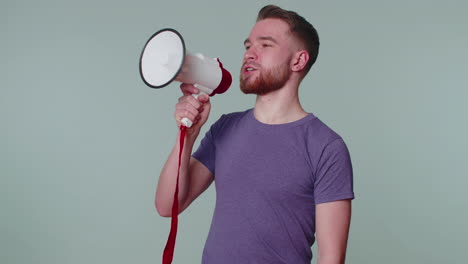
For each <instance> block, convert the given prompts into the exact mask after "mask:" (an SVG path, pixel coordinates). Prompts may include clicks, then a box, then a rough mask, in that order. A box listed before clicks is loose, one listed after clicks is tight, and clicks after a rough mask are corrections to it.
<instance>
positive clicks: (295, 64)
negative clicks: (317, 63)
mask: <svg viewBox="0 0 468 264" xmlns="http://www.w3.org/2000/svg"><path fill="white" fill-rule="evenodd" d="M307 62H309V53H308V52H307V51H306V50H298V51H296V52H295V53H294V55H293V58H292V60H291V70H292V71H293V72H300V71H302V70H303V69H304V68H305V66H306V65H307Z"/></svg>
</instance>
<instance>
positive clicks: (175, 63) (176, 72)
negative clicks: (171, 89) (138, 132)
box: [140, 28, 232, 127]
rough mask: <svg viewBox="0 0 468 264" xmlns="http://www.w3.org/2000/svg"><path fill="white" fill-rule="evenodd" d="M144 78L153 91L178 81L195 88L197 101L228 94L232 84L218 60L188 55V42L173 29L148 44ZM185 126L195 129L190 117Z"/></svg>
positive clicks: (142, 63) (144, 54)
mask: <svg viewBox="0 0 468 264" xmlns="http://www.w3.org/2000/svg"><path fill="white" fill-rule="evenodd" d="M140 75H141V78H142V79H143V81H144V82H145V84H146V85H148V86H149V87H151V88H162V87H165V86H167V85H168V84H170V83H171V82H172V81H174V80H175V81H178V82H182V83H189V84H193V85H194V86H195V87H197V88H198V89H199V90H200V93H199V94H194V96H195V97H198V95H200V94H202V93H204V94H207V95H209V96H213V95H215V94H221V93H224V92H225V91H226V90H227V89H228V88H229V86H230V85H231V83H232V76H231V74H230V73H229V72H228V71H227V70H226V69H224V68H223V64H222V63H221V61H220V60H219V59H218V58H215V59H213V58H209V57H206V56H204V55H203V54H200V53H196V54H192V53H190V52H188V51H187V50H186V48H185V42H184V39H183V38H182V36H181V35H180V33H179V32H177V31H176V30H175V29H172V28H166V29H162V30H160V31H158V32H156V33H155V34H153V36H151V38H150V39H149V40H148V42H146V44H145V47H144V48H143V51H142V52H141V56H140ZM181 122H182V124H183V125H185V126H186V127H191V126H192V121H191V120H189V119H188V118H186V117H184V118H183V119H182V121H181Z"/></svg>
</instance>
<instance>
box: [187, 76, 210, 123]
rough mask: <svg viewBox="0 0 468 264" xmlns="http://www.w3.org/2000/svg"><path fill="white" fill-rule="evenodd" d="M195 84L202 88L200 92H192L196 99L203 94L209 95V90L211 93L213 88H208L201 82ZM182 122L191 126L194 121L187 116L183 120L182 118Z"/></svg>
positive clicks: (199, 88)
mask: <svg viewBox="0 0 468 264" xmlns="http://www.w3.org/2000/svg"><path fill="white" fill-rule="evenodd" d="M193 86H195V87H196V88H198V90H200V92H199V93H197V94H192V96H193V97H195V99H198V96H200V95H202V94H206V95H209V94H208V93H207V92H210V93H211V89H209V88H206V87H204V86H201V85H199V84H194V85H193ZM180 122H181V123H182V125H184V126H186V127H187V128H190V127H192V125H193V122H192V121H191V120H190V119H188V118H187V117H184V118H182V120H180Z"/></svg>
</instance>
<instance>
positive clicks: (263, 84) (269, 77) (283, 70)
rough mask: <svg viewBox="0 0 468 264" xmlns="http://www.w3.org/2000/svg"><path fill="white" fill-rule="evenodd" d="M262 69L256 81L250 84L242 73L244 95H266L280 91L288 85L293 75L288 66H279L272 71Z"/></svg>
mask: <svg viewBox="0 0 468 264" xmlns="http://www.w3.org/2000/svg"><path fill="white" fill-rule="evenodd" d="M242 69H243V67H242ZM242 69H241V71H242ZM260 69H261V72H260V75H259V76H258V77H257V78H256V79H255V80H250V82H249V80H247V79H246V78H242V72H241V74H240V88H241V91H242V92H243V93H245V94H256V95H265V94H267V93H270V92H273V91H276V90H279V89H281V88H282V87H283V86H284V85H285V84H286V82H287V81H288V79H289V76H290V74H291V71H290V69H289V67H288V65H287V64H282V65H278V66H275V67H273V68H271V69H262V68H260ZM250 78H252V77H250Z"/></svg>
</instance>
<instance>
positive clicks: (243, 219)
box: [156, 6, 354, 264]
mask: <svg viewBox="0 0 468 264" xmlns="http://www.w3.org/2000/svg"><path fill="white" fill-rule="evenodd" d="M244 44H245V48H246V51H245V54H244V58H243V64H242V68H241V72H240V86H241V90H242V91H243V92H244V93H246V94H256V95H257V99H256V102H255V107H254V108H253V109H250V110H247V111H244V112H238V113H231V114H227V115H223V116H222V117H221V118H220V119H219V120H218V121H217V122H216V123H215V124H213V125H212V127H211V129H210V130H209V131H208V132H207V133H206V135H205V137H204V139H203V140H202V142H201V144H200V147H199V148H198V150H197V151H196V152H195V153H194V154H193V156H192V157H191V153H192V149H193V145H194V141H195V139H196V138H197V137H198V135H199V132H200V128H201V126H202V125H203V124H204V123H205V122H206V120H207V118H208V114H209V112H210V102H209V98H208V96H200V97H198V100H197V99H195V98H194V97H192V96H191V94H193V93H197V92H198V90H197V89H196V88H195V87H194V86H192V85H188V84H183V85H181V88H182V91H183V93H184V96H183V97H181V98H180V99H179V102H178V103H177V104H176V111H175V119H176V120H177V123H178V125H179V126H180V120H181V119H182V117H188V118H189V119H191V120H193V121H194V125H193V126H192V128H190V129H188V131H187V136H186V139H185V147H184V153H183V155H182V165H181V169H180V180H179V203H180V212H182V211H183V210H184V209H185V208H187V207H188V206H189V205H190V204H191V203H192V201H193V200H194V199H195V198H197V197H198V196H199V195H200V194H201V193H202V192H203V191H205V190H206V189H207V188H208V187H209V185H210V184H211V183H212V182H213V181H215V185H216V208H215V211H214V215H213V220H212V224H211V228H210V232H209V235H208V238H207V241H206V245H205V249H204V251H203V258H202V263H205V264H213V263H216V264H218V263H223V264H229V263H233V264H234V263H236V264H238V263H268V264H271V263H288V264H292V263H294V264H297V263H310V261H311V259H312V253H311V249H310V248H311V246H312V244H313V243H314V241H315V239H317V243H318V263H319V264H331V263H334V264H335V263H344V259H345V253H346V246H347V239H348V232H349V225H350V218H351V199H353V198H354V194H353V183H352V168H351V161H350V157H349V153H348V150H347V148H346V145H345V143H344V142H343V140H342V139H341V137H340V136H339V135H337V134H336V133H335V132H333V131H332V130H331V129H330V128H328V127H327V126H326V125H325V124H324V123H323V122H321V121H320V120H319V119H318V118H317V117H315V116H314V115H313V114H311V113H307V112H306V111H305V110H304V109H303V108H302V106H301V104H300V102H299V97H298V88H299V84H300V83H301V81H302V79H303V78H304V76H305V75H306V73H307V72H308V71H309V69H310V67H311V66H312V64H313V63H314V62H315V60H316V57H317V54H318V46H319V39H318V35H317V32H316V31H315V29H314V28H313V26H312V25H310V23H308V22H307V21H306V20H305V19H304V18H302V17H300V16H299V15H297V14H296V13H294V12H291V11H286V10H283V9H281V8H279V7H276V6H265V7H264V8H262V9H261V10H260V12H259V15H258V18H257V23H256V24H255V26H254V27H253V29H252V31H251V32H250V35H249V36H248V38H247V39H246V40H245V42H244ZM178 150H179V145H178V143H177V144H176V145H175V146H174V148H173V150H172V152H171V154H170V156H169V158H168V160H167V162H166V164H165V165H164V168H163V169H162V172H161V175H160V178H159V183H158V188H157V193H156V207H157V210H158V212H159V213H160V214H161V215H162V216H166V217H169V216H170V215H171V206H172V202H173V192H174V189H175V181H176V175H177V162H178Z"/></svg>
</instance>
